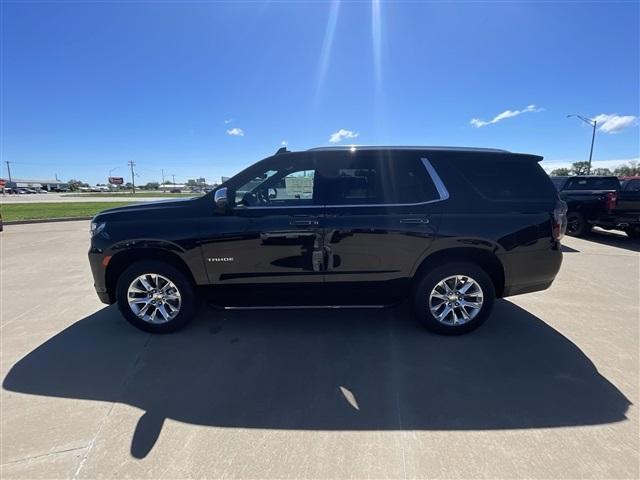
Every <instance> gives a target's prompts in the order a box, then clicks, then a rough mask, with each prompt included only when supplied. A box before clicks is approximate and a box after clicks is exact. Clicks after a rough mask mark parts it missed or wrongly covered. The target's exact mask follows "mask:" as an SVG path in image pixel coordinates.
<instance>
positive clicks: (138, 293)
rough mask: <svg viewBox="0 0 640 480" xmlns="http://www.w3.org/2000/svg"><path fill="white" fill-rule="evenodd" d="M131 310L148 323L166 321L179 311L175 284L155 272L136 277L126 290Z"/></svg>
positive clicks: (178, 293) (180, 302) (179, 298)
mask: <svg viewBox="0 0 640 480" xmlns="http://www.w3.org/2000/svg"><path fill="white" fill-rule="evenodd" d="M127 301H128V302H129V307H130V308H131V311H132V312H133V313H135V314H136V315H137V316H138V318H140V319H142V320H144V321H145V322H148V323H156V324H157V323H167V322H168V321H170V320H173V319H174V318H175V316H176V315H178V313H179V312H180V305H181V304H182V298H181V296H180V291H179V290H178V287H176V286H175V284H174V283H173V282H172V281H171V280H169V279H168V278H166V277H163V276H162V275H158V274H157V273H145V274H143V275H140V276H139V277H136V278H135V279H134V280H133V282H131V285H129V289H128V290H127Z"/></svg>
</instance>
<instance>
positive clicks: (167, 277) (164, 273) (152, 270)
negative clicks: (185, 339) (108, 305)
mask: <svg viewBox="0 0 640 480" xmlns="http://www.w3.org/2000/svg"><path fill="white" fill-rule="evenodd" d="M116 300H117V303H118V309H119V310H120V312H121V313H122V315H124V317H125V318H126V319H127V321H128V322H129V323H131V324H132V325H134V326H136V327H138V328H139V329H141V330H144V331H146V332H151V333H169V332H173V331H176V330H178V329H180V328H182V327H183V326H184V325H186V323H187V322H188V321H189V320H191V319H192V318H193V317H194V316H195V314H196V311H197V305H198V302H197V299H196V292H195V289H194V287H193V283H192V282H191V279H189V278H188V277H187V275H185V274H184V273H183V272H182V271H181V270H179V269H178V268H176V267H174V266H173V265H170V264H169V263H166V262H162V261H158V260H145V261H141V262H137V263H134V264H133V265H131V266H130V267H129V268H127V269H126V270H125V271H124V272H122V274H121V275H120V277H119V278H118V283H117V286H116Z"/></svg>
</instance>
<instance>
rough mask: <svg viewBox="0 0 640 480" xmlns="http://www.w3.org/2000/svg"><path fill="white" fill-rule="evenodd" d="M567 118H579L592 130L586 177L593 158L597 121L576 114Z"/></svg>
mask: <svg viewBox="0 0 640 480" xmlns="http://www.w3.org/2000/svg"><path fill="white" fill-rule="evenodd" d="M569 117H576V118H579V119H580V120H582V121H583V122H584V123H586V124H587V125H589V126H590V127H591V128H593V132H592V133H591V150H589V166H588V167H587V175H590V174H591V159H592V158H593V143H594V142H595V140H596V127H597V126H598V121H597V120H593V119H591V118H584V117H583V116H582V115H578V114H575V113H573V114H571V115H567V118H569Z"/></svg>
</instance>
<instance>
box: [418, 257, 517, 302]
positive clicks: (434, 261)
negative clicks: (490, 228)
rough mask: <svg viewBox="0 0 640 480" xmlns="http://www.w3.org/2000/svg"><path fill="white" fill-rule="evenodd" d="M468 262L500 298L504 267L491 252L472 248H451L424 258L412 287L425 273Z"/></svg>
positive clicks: (502, 287) (502, 290)
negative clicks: (487, 276) (489, 282)
mask: <svg viewBox="0 0 640 480" xmlns="http://www.w3.org/2000/svg"><path fill="white" fill-rule="evenodd" d="M460 261H463V262H470V263H474V264H476V265H478V266H479V267H480V268H482V269H483V270H484V271H485V272H487V274H488V275H489V277H490V278H491V281H492V282H493V285H494V286H495V289H496V297H498V298H500V297H502V295H503V293H504V286H505V272H504V266H503V264H502V262H501V261H500V259H499V258H498V256H497V255H496V254H495V253H493V252H492V251H489V250H486V249H483V248H474V247H451V248H445V249H442V250H438V251H436V252H433V253H431V254H430V255H428V256H427V257H425V258H424V259H423V260H422V261H421V262H420V264H419V265H418V267H417V269H416V270H415V273H414V275H413V284H414V286H415V285H416V284H417V282H419V281H420V279H421V278H422V277H423V276H424V275H426V273H427V272H429V271H430V270H433V269H434V268H437V267H439V266H440V265H443V264H445V263H448V262H460Z"/></svg>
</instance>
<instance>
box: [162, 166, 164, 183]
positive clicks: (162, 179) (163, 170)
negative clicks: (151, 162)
mask: <svg viewBox="0 0 640 480" xmlns="http://www.w3.org/2000/svg"><path fill="white" fill-rule="evenodd" d="M162 184H164V168H163V169H162Z"/></svg>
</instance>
